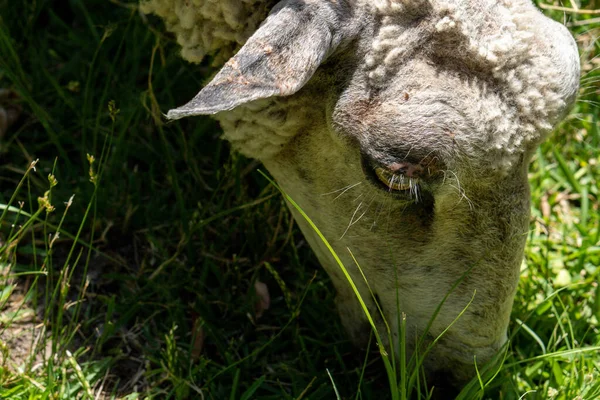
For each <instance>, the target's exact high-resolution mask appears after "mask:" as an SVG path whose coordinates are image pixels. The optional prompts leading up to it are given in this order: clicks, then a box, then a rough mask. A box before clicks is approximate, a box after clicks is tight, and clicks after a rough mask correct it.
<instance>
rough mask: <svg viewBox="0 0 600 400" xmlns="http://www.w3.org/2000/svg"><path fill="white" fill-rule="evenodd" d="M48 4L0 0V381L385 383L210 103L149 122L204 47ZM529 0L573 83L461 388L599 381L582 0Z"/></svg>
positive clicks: (332, 386)
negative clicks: (498, 340)
mask: <svg viewBox="0 0 600 400" xmlns="http://www.w3.org/2000/svg"><path fill="white" fill-rule="evenodd" d="M52 4H53V3H52V2H49V1H39V0H38V1H27V2H24V3H18V2H9V1H7V0H0V54H2V57H0V87H1V88H6V89H10V90H11V93H14V94H11V95H10V96H5V97H4V98H3V100H2V101H0V106H2V107H3V108H4V109H5V110H6V109H11V110H19V111H20V117H19V119H18V120H15V121H12V120H11V122H14V123H13V124H12V125H11V126H10V127H7V128H6V129H5V130H4V131H3V132H1V133H0V270H1V274H0V276H1V278H0V310H1V311H0V353H1V354H0V357H2V358H1V359H0V360H1V361H0V398H7V399H21V398H35V399H38V398H39V399H42V398H44V399H45V398H55V399H72V398H102V397H103V398H131V399H133V398H157V399H162V398H177V399H185V398H206V399H216V400H220V399H224V398H229V399H238V398H239V399H282V398H283V399H300V398H304V399H330V398H336V396H337V397H339V398H344V399H350V398H360V399H381V398H403V396H404V391H402V390H400V389H398V390H396V389H393V388H394V387H397V386H398V382H396V383H391V382H390V381H389V380H388V376H387V375H386V372H385V366H384V362H383V361H382V357H381V356H380V354H379V352H378V351H377V350H376V349H375V346H374V345H372V346H371V350H370V351H359V350H357V349H355V348H353V347H352V345H351V344H350V343H349V341H348V339H347V337H346V336H345V333H344V331H343V329H342V327H341V325H340V322H339V320H338V317H337V315H336V312H335V306H334V296H335V294H334V292H333V289H332V288H331V285H330V282H329V280H328V278H327V276H326V275H325V274H324V272H323V271H321V269H320V267H319V266H318V263H317V262H316V259H315V258H314V256H313V255H312V253H311V251H310V249H309V248H308V246H307V244H306V243H305V241H304V239H303V237H302V235H301V234H300V233H299V232H298V229H297V228H296V226H295V225H294V223H293V221H292V219H291V216H290V213H289V211H288V210H287V209H286V207H285V205H284V202H283V199H282V197H281V195H280V194H279V192H278V191H277V190H276V188H274V187H273V186H272V185H271V184H270V183H269V182H268V180H267V179H266V178H265V177H264V176H263V175H262V174H261V172H260V170H261V166H260V165H259V164H258V163H256V162H254V161H252V160H248V159H245V158H244V157H242V156H240V155H239V154H236V153H232V152H231V150H230V149H229V147H228V145H227V143H225V142H223V141H221V140H219V136H220V131H219V127H218V125H217V124H216V123H215V122H213V121H212V120H210V119H209V118H204V119H203V118H195V119H193V120H186V121H182V122H178V123H169V124H165V123H164V122H163V119H162V117H161V112H165V111H166V110H168V109H169V108H171V107H173V106H176V105H180V104H183V103H184V102H185V101H186V100H188V99H189V98H191V97H192V96H193V95H194V94H195V92H196V91H197V90H198V89H199V88H200V87H201V86H202V85H203V83H204V82H205V80H206V79H207V78H208V76H209V74H210V72H211V70H210V67H209V66H210V60H207V63H206V65H199V66H197V65H190V64H187V63H185V62H182V61H181V59H180V58H179V57H178V54H177V52H178V49H177V45H176V43H174V40H173V38H172V37H171V36H169V35H168V34H166V33H165V32H164V27H163V25H162V23H161V21H159V20H156V19H154V18H149V17H145V16H143V15H141V14H140V13H138V12H137V10H136V7H135V3H134V2H130V3H122V2H118V1H113V2H110V3H108V2H105V1H103V0H88V1H85V2H82V1H78V0H71V1H69V2H65V4H64V6H61V7H60V8H53V7H52ZM544 4H545V8H546V10H545V12H546V13H548V15H551V16H552V17H553V18H555V19H557V20H561V21H562V20H563V17H565V18H566V22H567V24H568V26H569V27H570V29H571V30H572V31H573V32H574V34H575V36H576V38H577V42H578V45H579V46H580V49H581V55H582V65H583V69H584V72H583V79H582V91H581V95H580V100H579V101H578V103H577V105H576V107H575V109H574V110H573V112H572V113H571V115H570V116H569V117H568V118H567V120H566V122H565V123H563V124H562V125H561V126H560V127H559V128H558V129H557V131H556V132H555V133H554V135H553V136H552V138H551V139H550V140H549V141H547V142H546V143H544V145H543V146H541V148H540V149H539V150H538V152H537V154H536V156H535V160H534V163H533V165H532V166H531V169H530V181H531V185H532V218H531V225H530V226H531V229H530V234H529V241H528V247H527V250H526V259H525V260H524V263H523V269H522V279H521V282H520V286H519V292H518V294H517V297H516V301H515V307H514V310H513V315H512V318H511V321H512V323H511V326H510V332H509V334H510V336H511V342H510V347H509V349H508V352H507V353H506V360H505V361H504V363H503V366H502V368H501V369H499V372H498V374H497V376H496V377H495V379H494V380H492V381H490V382H488V381H487V379H486V380H484V381H483V382H482V383H481V384H480V383H479V382H478V381H477V380H475V381H474V382H473V384H472V385H471V386H470V387H468V388H467V389H466V391H465V393H464V394H463V398H465V399H477V398H493V399H519V398H525V399H535V398H539V399H547V398H557V399H573V398H578V397H577V396H581V397H580V398H582V399H593V398H598V397H600V380H599V379H598V373H599V372H598V369H599V368H600V351H599V350H600V348H599V347H598V346H599V345H600V331H599V325H598V324H599V323H598V318H599V317H600V296H598V294H599V291H600V289H599V288H598V284H597V281H598V275H599V274H600V271H599V270H598V268H597V266H598V265H600V250H599V249H600V229H599V224H600V209H599V202H598V195H599V193H598V191H599V185H598V178H599V177H600V171H599V168H598V165H597V164H598V160H599V157H598V156H599V152H600V150H599V148H600V147H599V144H600V127H599V125H598V112H597V105H598V104H597V101H598V97H599V95H600V93H599V91H598V81H599V80H600V73H599V72H600V71H599V67H600V62H599V58H597V54H598V50H599V47H598V42H597V37H598V34H599V33H600V24H599V21H598V20H597V17H596V16H595V15H600V13H599V12H597V11H594V12H595V14H594V13H592V12H588V11H586V10H595V9H598V8H600V5H599V4H597V2H594V1H593V0H589V1H582V2H581V3H576V2H573V3H571V4H566V6H565V8H566V10H567V11H566V13H565V12H564V11H563V10H561V9H559V10H552V9H548V7H549V6H550V8H554V9H555V8H556V7H561V6H558V5H557V4H549V3H548V4H546V3H544ZM7 125H8V124H7ZM36 161H37V163H36ZM32 163H35V165H33V166H32ZM55 181H56V182H55ZM55 183H56V184H55ZM38 198H40V199H42V200H41V201H39V200H38ZM8 206H10V207H12V208H9V207H8ZM57 232H60V233H59V234H58V235H57V234H56V233H57ZM265 289H266V290H268V292H267V291H266V290H265ZM267 303H268V308H267ZM38 338H39V339H38ZM400 375H402V374H401V373H400ZM398 379H399V381H400V380H401V379H400V378H398ZM400 386H402V385H400ZM481 387H484V388H483V389H482V388H481ZM407 389H408V390H411V387H409V388H407ZM408 390H407V391H408ZM418 390H420V391H421V392H422V389H419V388H415V387H412V395H413V398H426V395H425V394H423V393H422V395H421V396H417V395H416V392H417V391H418ZM521 396H524V397H521Z"/></svg>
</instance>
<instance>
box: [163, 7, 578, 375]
mask: <svg viewBox="0 0 600 400" xmlns="http://www.w3.org/2000/svg"><path fill="white" fill-rule="evenodd" d="M578 78H579V58H578V54H577V49H576V46H575V44H574V41H573V39H572V38H571V36H570V35H569V33H568V31H567V30H566V29H565V28H564V27H563V26H561V25H560V24H558V23H555V22H553V21H551V20H549V19H548V18H546V17H544V16H543V15H542V14H541V13H540V12H538V11H537V10H536V9H535V7H534V6H533V4H532V3H531V1H530V0H469V1H458V0H446V1H444V0H377V1H366V0H284V1H281V2H280V3H278V4H277V5H276V6H275V7H274V8H273V9H272V10H271V12H270V15H269V16H268V17H267V18H266V20H265V21H264V23H263V24H262V25H261V26H260V28H259V29H258V30H257V31H256V32H255V33H254V34H253V35H252V36H251V37H250V39H249V40H248V41H247V42H246V44H245V45H244V46H243V47H242V48H241V50H240V51H239V52H238V53H237V54H236V55H235V56H234V57H233V58H231V59H230V60H229V61H228V62H227V63H226V64H225V66H224V67H223V69H222V70H221V71H220V72H219V73H218V74H217V75H216V76H215V78H214V79H213V80H212V82H210V83H209V84H208V85H207V86H206V87H205V88H204V89H202V91H200V93H199V94H198V95H197V96H196V97H195V98H194V99H193V100H192V101H191V102H190V103H188V104H186V105H184V106H183V107H180V108H177V109H175V110H171V111H169V113H168V117H169V118H174V119H175V118H181V117H187V116H193V115H200V114H215V117H216V118H217V119H218V120H220V121H221V124H222V127H223V130H224V137H225V138H226V139H227V140H229V141H230V142H231V143H232V144H233V146H234V147H235V148H237V149H238V150H240V151H241V152H243V153H244V154H246V155H249V156H251V157H255V158H258V159H260V160H261V161H262V162H263V163H264V164H265V166H266V167H267V169H268V170H269V171H270V172H271V173H272V175H273V176H274V177H275V178H276V180H277V181H278V182H279V184H280V185H281V186H282V187H283V189H284V190H285V191H286V192H287V193H288V194H289V195H290V196H291V197H292V198H294V199H295V200H296V202H297V203H298V204H299V205H300V206H301V207H302V208H303V210H304V211H305V212H306V213H307V214H308V215H309V216H310V217H311V218H312V219H313V220H314V221H315V223H316V225H317V226H318V227H319V228H320V229H321V230H322V232H323V233H324V234H325V236H326V237H327V238H328V239H329V241H330V242H331V243H332V246H333V247H334V249H335V250H336V251H337V253H338V255H339V256H340V257H341V258H342V260H343V261H344V263H345V265H346V266H347V267H348V268H349V269H350V272H351V274H352V276H353V279H354V281H355V282H356V283H357V285H358V288H359V290H360V291H361V293H362V297H363V298H364V299H366V300H367V305H368V306H369V307H370V308H371V310H372V312H373V313H374V314H377V312H376V311H375V310H376V308H375V305H374V302H373V301H372V300H371V297H370V294H369V290H368V289H367V287H366V285H365V283H364V280H363V278H362V276H361V275H360V273H359V271H358V269H357V268H356V265H355V263H354V260H353V258H352V257H351V256H350V255H349V253H348V251H347V248H350V249H351V250H352V252H353V253H354V256H356V259H357V260H358V262H359V263H360V264H361V267H362V269H363V270H364V273H365V276H366V278H367V280H368V282H369V284H370V287H371V289H372V290H373V292H374V293H375V294H376V295H377V297H378V298H379V302H380V304H381V306H382V310H383V314H384V315H383V317H385V318H386V319H387V321H388V322H389V323H390V324H391V325H392V333H393V337H392V341H393V342H397V340H398V333H399V332H398V330H399V328H398V326H397V321H398V320H399V318H398V315H399V313H403V314H405V315H406V317H407V329H408V332H406V335H405V337H406V338H407V340H408V341H409V342H410V343H409V347H411V346H412V347H413V348H414V346H416V342H415V338H416V337H419V336H424V337H425V340H424V343H427V342H428V341H429V342H430V341H431V340H432V339H433V338H435V337H436V336H437V335H438V334H440V332H442V331H443V330H444V329H446V328H447V327H448V326H449V325H451V324H452V322H453V320H454V319H455V318H456V317H457V315H459V313H460V312H461V311H462V310H463V309H464V308H465V307H467V305H468V304H469V302H470V301H471V300H472V302H471V303H470V305H469V306H468V307H467V308H466V311H465V312H464V314H463V315H462V316H461V318H459V319H458V321H456V322H455V323H454V324H453V325H452V327H451V328H450V329H449V330H448V331H447V332H446V333H445V335H444V336H443V337H442V339H441V340H440V341H439V342H438V343H437V345H436V346H435V348H434V350H433V351H432V352H431V353H430V354H429V356H428V358H427V360H426V368H427V369H428V371H429V372H430V376H432V377H434V378H437V377H440V376H442V377H446V378H447V379H448V380H451V381H453V382H464V381H465V380H467V379H469V378H470V377H472V376H473V374H474V359H476V360H477V362H478V363H480V364H482V363H485V362H486V361H487V360H490V359H491V357H492V356H493V355H494V354H495V353H496V352H497V351H498V350H499V349H500V348H501V347H502V346H503V344H504V343H505V342H506V330H507V326H508V322H509V316H510V310H511V307H512V301H513V297H514V294H515V290H516V284H517V280H518V276H519V268H520V265H521V263H522V259H523V246H524V243H525V238H526V233H527V227H528V217H529V189H528V183H527V166H528V163H529V160H530V158H531V155H532V152H533V151H534V149H535V146H536V145H538V144H539V143H540V141H541V140H543V138H544V137H545V136H546V135H547V134H548V133H549V132H550V131H551V129H552V128H553V126H554V125H555V124H556V123H557V122H558V121H559V120H560V119H561V118H562V117H563V116H564V115H565V113H566V112H567V111H568V108H569V107H570V105H571V104H572V103H573V101H574V98H575V96H576V92H577V89H578ZM292 212H293V213H294V214H295V216H296V219H297V221H298V224H299V225H300V227H301V229H302V230H303V232H304V234H305V235H306V237H307V239H308V241H309V243H310V244H311V246H312V248H313V249H314V251H315V252H316V254H317V256H318V257H319V260H320V262H321V263H322V265H323V266H324V268H325V269H326V270H327V272H328V274H329V275H330V276H331V278H332V281H333V283H334V285H335V286H336V289H337V291H338V294H339V296H338V298H339V301H338V306H339V311H340V314H341V317H342V321H343V323H344V325H345V327H346V328H347V330H348V332H349V333H350V336H351V337H352V338H353V340H355V341H356V342H357V343H360V342H361V341H363V340H364V339H365V338H366V337H368V332H369V326H368V323H367V320H366V318H365V316H364V313H363V311H362V310H361V309H360V306H359V304H358V302H357V301H356V299H355V296H354V293H353V292H352V290H350V289H349V286H348V284H347V282H346V281H345V278H344V276H343V274H342V273H341V272H340V271H339V269H338V266H337V264H336V262H335V260H334V259H333V257H332V256H331V254H330V253H329V251H328V250H327V248H326V247H325V246H324V245H323V243H322V242H321V240H320V239H319V238H318V236H317V235H316V234H315V232H314V231H313V230H312V229H311V228H310V227H309V226H308V225H307V223H306V222H305V221H304V220H303V218H302V217H301V216H300V215H298V214H297V213H296V211H295V210H292ZM454 284H457V286H456V288H455V289H454V290H451V288H452V287H453V285H454ZM449 292H451V293H450V295H449V297H448V298H447V300H446V301H445V303H444V304H443V307H442V308H441V312H440V313H439V314H438V315H437V317H436V318H435V320H434V321H433V323H432V324H431V325H430V328H429V330H428V331H427V330H426V327H427V326H429V321H430V319H431V318H432V316H433V315H434V313H435V310H436V308H437V307H438V305H439V304H440V302H442V300H443V298H444V296H445V295H446V294H447V293H449ZM397 294H398V296H397ZM395 344H397V343H395ZM474 357H475V358H474Z"/></svg>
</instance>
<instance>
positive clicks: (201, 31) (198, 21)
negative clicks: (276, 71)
mask: <svg viewBox="0 0 600 400" xmlns="http://www.w3.org/2000/svg"><path fill="white" fill-rule="evenodd" d="M273 3H274V2H273V1H265V0H146V1H142V3H141V5H140V7H141V11H142V12H144V13H146V14H156V15H158V16H159V17H161V18H162V19H163V20H164V21H165V24H166V27H167V30H169V31H170V32H173V33H174V34H175V36H176V38H177V43H179V45H180V46H181V56H182V57H183V58H184V59H185V60H188V61H190V62H194V63H199V62H201V61H202V60H203V59H204V57H205V56H207V55H212V56H214V57H215V59H214V64H215V65H218V64H222V63H224V62H225V61H227V60H228V59H229V58H230V57H231V56H232V55H233V54H234V53H235V51H236V50H237V49H238V48H239V47H241V46H242V45H243V44H244V43H245V42H246V40H247V39H248V38H249V37H250V36H251V35H252V34H253V33H254V32H255V31H256V29H257V28H258V26H259V25H260V23H261V22H262V21H263V20H264V19H265V17H266V16H267V14H268V11H269V9H270V8H271V6H272V4H273Z"/></svg>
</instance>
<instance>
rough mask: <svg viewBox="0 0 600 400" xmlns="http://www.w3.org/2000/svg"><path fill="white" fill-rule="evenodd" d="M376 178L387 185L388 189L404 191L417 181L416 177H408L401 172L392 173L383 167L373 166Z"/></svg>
mask: <svg viewBox="0 0 600 400" xmlns="http://www.w3.org/2000/svg"><path fill="white" fill-rule="evenodd" d="M375 175H377V178H378V179H379V180H380V181H381V183H383V184H384V185H385V186H387V187H388V188H389V189H390V191H392V190H394V191H406V190H410V189H411V188H412V187H414V186H415V185H416V184H418V183H419V179H418V178H409V177H406V176H404V175H401V174H393V173H391V172H389V171H387V170H385V169H383V168H375Z"/></svg>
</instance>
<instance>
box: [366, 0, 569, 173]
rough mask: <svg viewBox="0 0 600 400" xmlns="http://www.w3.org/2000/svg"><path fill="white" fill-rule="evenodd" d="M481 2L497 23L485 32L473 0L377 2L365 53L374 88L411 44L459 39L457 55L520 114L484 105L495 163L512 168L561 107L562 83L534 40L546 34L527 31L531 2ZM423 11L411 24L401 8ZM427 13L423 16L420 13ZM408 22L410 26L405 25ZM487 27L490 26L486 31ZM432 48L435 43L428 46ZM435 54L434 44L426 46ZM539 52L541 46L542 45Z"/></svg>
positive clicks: (407, 53) (392, 71) (404, 57)
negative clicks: (489, 79) (376, 20)
mask: <svg viewBox="0 0 600 400" xmlns="http://www.w3.org/2000/svg"><path fill="white" fill-rule="evenodd" d="M480 4H481V5H480V6H481V7H486V8H489V7H493V8H494V9H495V13H494V15H495V18H494V20H490V21H486V22H487V25H489V26H488V27H487V30H485V29H482V28H481V26H484V25H486V24H482V23H481V22H482V21H481V19H480V18H479V20H478V16H477V9H474V7H473V5H472V3H471V2H464V1H458V0H412V1H410V0H381V1H378V2H376V3H375V8H376V10H377V12H379V13H380V15H381V18H382V19H381V21H382V24H383V26H382V27H381V29H380V30H379V33H378V36H377V37H376V38H375V40H374V42H373V46H372V51H371V53H370V54H369V55H368V57H367V60H368V62H367V68H368V69H370V70H371V71H370V73H369V78H370V81H371V85H373V86H374V87H384V86H385V85H386V84H387V83H388V82H389V79H390V77H391V76H394V74H396V73H397V71H398V68H399V67H400V66H401V65H402V64H403V63H406V60H407V58H409V57H411V53H410V49H413V48H415V47H417V46H420V45H421V44H422V43H426V42H429V43H431V42H433V43H436V42H437V43H442V44H440V46H442V45H443V43H446V42H447V41H448V40H453V41H454V42H456V41H459V42H462V43H463V45H462V46H461V47H460V48H456V49H455V50H453V51H460V52H461V54H460V56H459V58H460V59H461V60H469V62H470V63H472V64H474V65H476V66H477V68H479V69H481V70H488V71H489V72H490V75H492V76H493V77H494V78H495V79H496V81H497V82H498V83H499V84H500V85H499V86H500V87H503V93H502V99H503V100H504V102H506V103H511V102H515V103H516V104H517V109H518V113H517V114H513V115H511V114H510V113H502V114H498V113H497V112H495V111H494V110H493V109H489V108H485V107H482V108H481V110H480V112H481V117H482V121H481V122H482V124H483V125H487V126H488V127H489V128H488V132H493V133H494V135H493V136H491V137H490V138H489V140H490V147H491V148H498V149H502V154H500V155H499V156H498V157H497V158H496V160H494V162H497V163H498V165H497V168H498V169H501V170H507V171H508V170H509V168H510V165H511V164H512V162H513V161H514V160H517V159H518V157H519V156H520V155H521V154H522V152H523V151H524V149H526V148H528V146H523V143H524V142H525V143H531V144H535V143H538V142H539V141H540V140H541V139H543V137H544V136H545V135H546V134H548V133H549V131H550V130H551V129H552V125H553V123H555V122H556V121H557V120H558V119H559V118H560V117H561V113H562V112H563V111H564V109H565V102H564V100H563V99H564V93H562V92H561V91H562V90H563V88H564V87H565V85H564V82H562V81H561V74H560V72H561V71H560V70H559V69H557V68H556V66H555V65H553V63H554V61H555V60H553V59H551V56H549V55H547V54H544V53H542V52H541V51H540V50H539V49H540V48H542V49H543V48H544V47H545V46H539V41H542V40H544V38H541V37H536V35H534V34H532V33H531V28H532V25H535V24H536V23H532V17H533V16H532V13H535V12H536V11H535V10H532V8H531V3H530V2H529V1H528V0H515V1H509V0H503V1H493V2H492V1H491V0H482V1H481V3H480ZM409 8H412V9H413V10H421V13H420V15H419V17H421V20H420V22H419V23H418V24H417V25H416V26H411V25H410V24H407V19H406V18H407V17H406V11H407V10H408V9H409ZM423 16H424V17H423ZM407 26H408V28H407ZM490 27H491V28H490ZM433 46H435V45H433ZM431 51H432V52H433V53H436V52H437V51H438V49H436V48H435V47H433V48H432V49H431ZM542 51H543V50H542Z"/></svg>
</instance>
